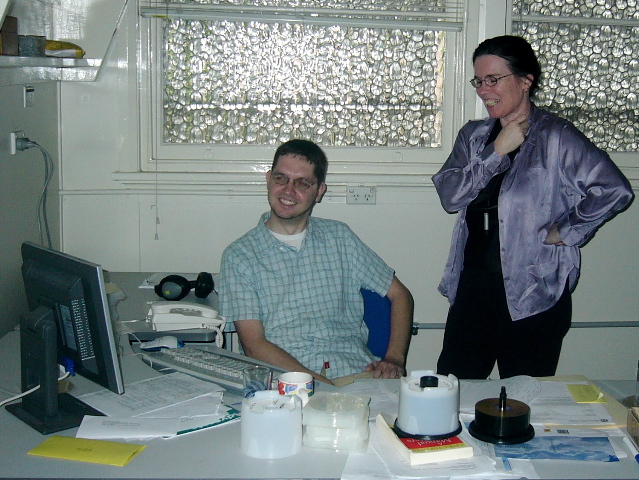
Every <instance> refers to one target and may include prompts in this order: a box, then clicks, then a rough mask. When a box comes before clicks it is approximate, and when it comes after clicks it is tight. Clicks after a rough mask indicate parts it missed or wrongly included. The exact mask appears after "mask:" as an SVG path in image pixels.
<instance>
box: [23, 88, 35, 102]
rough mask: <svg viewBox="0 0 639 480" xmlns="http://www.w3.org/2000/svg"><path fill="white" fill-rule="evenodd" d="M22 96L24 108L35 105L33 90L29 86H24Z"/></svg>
mask: <svg viewBox="0 0 639 480" xmlns="http://www.w3.org/2000/svg"><path fill="white" fill-rule="evenodd" d="M22 94H23V98H22V100H23V105H24V108H27V107H33V106H34V105H35V88H34V87H32V86H31V85H25V86H24V89H23V90H22Z"/></svg>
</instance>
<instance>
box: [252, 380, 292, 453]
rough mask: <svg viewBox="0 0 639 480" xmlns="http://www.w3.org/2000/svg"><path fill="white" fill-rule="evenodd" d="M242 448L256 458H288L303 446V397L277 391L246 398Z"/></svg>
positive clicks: (256, 393) (266, 391)
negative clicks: (281, 393)
mask: <svg viewBox="0 0 639 480" xmlns="http://www.w3.org/2000/svg"><path fill="white" fill-rule="evenodd" d="M240 432H241V451H242V453H244V454H246V455H248V456H250V457H255V458H269V459H270V458H284V457H288V456H291V455H295V454H296V453H298V452H299V451H300V449H301V448H302V400H301V399H300V398H299V397H298V396H296V395H280V394H279V392H278V391H277V390H262V391H257V392H255V395H253V396H252V397H250V398H245V399H244V400H242V423H241V429H240Z"/></svg>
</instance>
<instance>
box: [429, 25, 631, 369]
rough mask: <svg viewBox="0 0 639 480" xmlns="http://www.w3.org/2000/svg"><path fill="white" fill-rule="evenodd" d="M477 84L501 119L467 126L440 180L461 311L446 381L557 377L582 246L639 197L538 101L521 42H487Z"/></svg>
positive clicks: (451, 319) (442, 360)
mask: <svg viewBox="0 0 639 480" xmlns="http://www.w3.org/2000/svg"><path fill="white" fill-rule="evenodd" d="M473 66H474V70H475V76H474V77H473V79H472V80H471V83H472V85H473V87H475V89H476V91H477V95H478V96H479V98H481V100H482V101H483V103H484V106H485V107H486V110H487V111H488V114H489V117H488V118H486V119H484V120H477V121H471V122H469V123H467V124H466V125H465V126H464V127H462V129H461V130H460V132H459V134H458V136H457V139H456V141H455V145H454V147H453V151H452V153H451V154H450V156H449V157H448V159H447V160H446V163H445V164H444V165H443V167H442V168H441V170H440V171H439V172H438V173H437V174H436V175H434V176H433V182H434V184H435V187H436V188H437V193H438V194H439V197H440V201H441V203H442V206H443V207H444V209H445V210H446V211H447V212H449V213H457V214H458V217H457V222H456V224H455V228H454V230H453V238H452V245H451V250H450V256H449V258H448V261H447V263H446V268H445V271H444V276H443V279H442V281H441V284H440V286H439V291H440V292H441V293H442V294H443V295H444V296H446V297H448V300H449V302H450V304H451V307H450V310H449V313H448V319H447V322H446V330H445V334H444V345H443V349H442V352H441V354H440V357H439V361H438V363H437V371H438V373H440V374H445V375H447V374H449V373H452V374H454V375H456V376H457V377H458V378H469V379H472V378H476V379H483V378H487V377H488V375H490V373H491V371H492V369H493V368H494V365H495V362H497V366H498V367H499V373H500V376H501V378H506V377H511V376H514V375H532V376H549V375H554V374H555V371H556V369H557V363H558V361H559V354H560V352H561V344H562V341H563V338H564V336H565V335H566V333H567V332H568V329H569V328H570V322H571V316H572V304H571V297H570V295H571V292H572V291H573V290H574V288H575V286H576V284H577V280H578V278H579V272H580V264H581V262H580V258H581V257H580V250H579V247H581V246H582V245H584V244H585V243H586V242H587V241H588V240H589V239H590V238H591V237H592V236H593V235H594V233H595V231H596V230H597V228H598V227H599V226H601V224H602V223H604V222H605V221H606V220H609V219H610V218H611V217H612V216H613V215H615V214H616V213H617V212H619V211H621V210H623V209H624V208H626V207H627V206H628V205H629V204H630V202H631V201H632V199H633V197H634V194H633V192H632V190H631V188H630V184H629V182H628V180H627V179H626V178H625V177H624V175H623V174H622V173H621V172H620V171H619V169H618V168H617V167H616V166H615V164H614V163H613V162H612V160H610V157H609V156H608V155H607V154H606V153H605V152H603V151H602V150H600V149H599V148H597V147H596V146H595V145H594V144H592V143H591V142H590V141H589V140H588V139H587V138H586V137H585V136H584V135H583V134H582V133H581V132H580V131H579V130H577V128H575V126H574V125H572V124H571V123H570V122H568V121H567V120H564V119H562V118H560V117H558V116H556V115H553V114H552V113H549V112H546V111H544V110H542V109H540V108H537V107H536V106H535V105H534V104H533V103H532V102H531V100H530V99H531V98H532V97H533V94H534V93H535V90H536V89H537V88H538V86H539V79H540V76H541V68H540V66H539V62H538V61H537V58H536V56H535V53H534V52H533V50H532V48H531V46H530V44H529V43H528V42H527V41H526V40H524V39H523V38H521V37H515V36H509V35H507V36H501V37H496V38H491V39H488V40H485V41H484V42H483V43H481V44H480V45H479V46H478V47H477V49H476V50H475V52H474V53H473Z"/></svg>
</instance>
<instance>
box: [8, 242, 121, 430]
mask: <svg viewBox="0 0 639 480" xmlns="http://www.w3.org/2000/svg"><path fill="white" fill-rule="evenodd" d="M22 277H23V280H24V287H25V292H26V296H27V302H28V305H29V312H28V313H27V314H26V315H24V316H23V317H22V318H21V321H20V352H21V353H20V355H21V376H22V391H23V392H26V391H28V390H30V389H32V388H34V387H39V388H37V389H36V390H35V391H34V392H32V393H29V394H28V395H26V396H24V397H23V398H22V401H21V402H20V403H17V404H13V405H8V406H7V409H8V410H9V411H11V413H13V414H14V415H16V416H17V417H19V418H20V419H21V420H23V421H25V422H27V423H28V424H29V425H31V426H32V427H34V428H36V429H37V430H38V431H40V432H42V433H53V432H56V431H60V430H65V429H67V428H72V427H74V426H78V425H79V424H80V422H81V421H82V418H83V417H84V415H87V414H90V415H101V413H100V412H98V411H96V410H94V409H92V408H91V407H90V406H88V405H86V404H85V403H83V402H81V401H80V400H79V399H77V398H75V397H73V396H72V395H69V394H67V393H58V378H59V375H60V371H59V367H58V365H61V366H63V367H64V368H65V369H66V371H68V372H70V373H71V374H72V375H74V374H76V373H77V374H80V375H82V376H83V377H85V378H87V379H89V380H91V381H93V382H95V383H97V384H99V385H101V386H103V387H105V388H108V389H109V390H111V391H113V392H115V393H119V394H121V393H124V384H123V381H122V374H121V371H120V364H119V360H118V357H117V348H116V342H115V338H114V336H113V328H112V325H111V317H110V315H109V308H108V303H107V298H106V291H105V285H104V277H103V273H102V267H100V265H96V264H94V263H91V262H88V261H86V260H82V259H79V258H76V257H73V256H71V255H67V254H65V253H62V252H58V251H56V250H52V249H49V248H46V247H43V246H40V245H36V244H33V243H29V242H25V243H24V244H23V245H22Z"/></svg>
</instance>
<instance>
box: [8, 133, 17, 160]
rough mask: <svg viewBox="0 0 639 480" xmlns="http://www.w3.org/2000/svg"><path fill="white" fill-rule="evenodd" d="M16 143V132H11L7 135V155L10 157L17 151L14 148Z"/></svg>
mask: <svg viewBox="0 0 639 480" xmlns="http://www.w3.org/2000/svg"><path fill="white" fill-rule="evenodd" d="M17 141H18V134H17V133H16V132H11V133H10V134H9V153H11V155H15V154H16V152H17V151H18V149H17V148H16V142H17Z"/></svg>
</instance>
